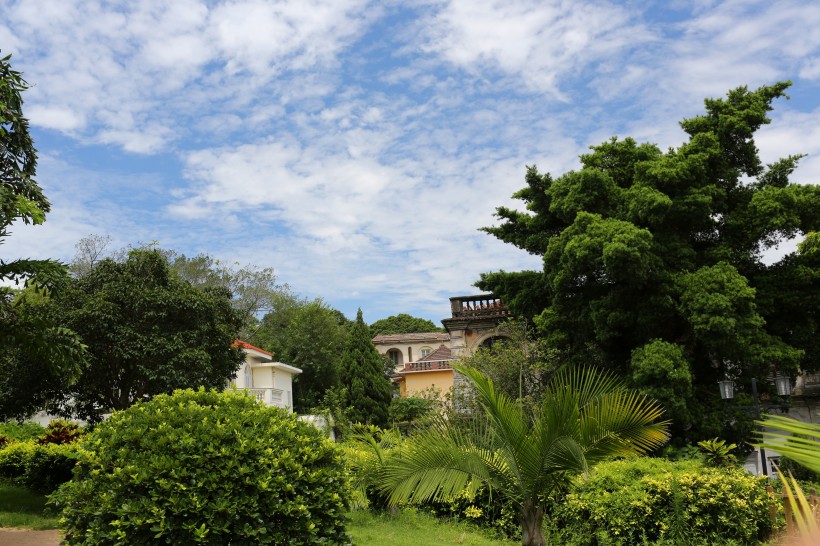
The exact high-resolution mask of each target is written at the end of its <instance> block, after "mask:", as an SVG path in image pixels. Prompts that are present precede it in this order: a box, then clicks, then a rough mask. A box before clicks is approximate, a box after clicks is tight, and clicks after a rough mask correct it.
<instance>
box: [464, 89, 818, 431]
mask: <svg viewBox="0 0 820 546" xmlns="http://www.w3.org/2000/svg"><path fill="white" fill-rule="evenodd" d="M788 86H789V83H778V84H776V85H772V86H764V87H761V88H759V89H757V90H754V91H750V90H748V89H747V88H745V87H741V88H738V89H735V90H733V91H730V92H729V93H728V95H727V97H726V98H723V99H708V100H706V101H705V105H706V113H705V114H704V115H700V116H696V117H694V118H691V119H685V120H684V121H683V122H681V127H682V128H683V130H684V131H685V132H686V133H687V134H688V135H689V139H688V141H687V142H685V143H684V144H682V145H681V146H680V147H678V148H672V149H669V150H667V151H662V150H661V149H659V148H658V147H657V146H655V145H653V144H646V143H644V144H639V143H637V142H636V141H635V140H633V139H631V138H626V139H623V140H620V139H617V138H613V139H611V140H609V141H607V142H604V143H602V144H600V145H598V146H592V147H591V152H590V153H588V154H585V155H582V156H581V158H580V160H581V168H580V169H579V170H577V171H571V172H568V173H565V174H563V175H561V176H558V177H556V178H553V177H552V176H551V175H549V174H542V173H539V172H538V170H537V169H536V167H530V168H528V170H527V175H526V187H525V188H524V189H522V190H520V191H519V192H517V193H516V194H514V197H515V198H517V199H520V200H521V201H523V202H524V204H525V206H526V211H519V210H514V209H510V208H506V207H500V208H498V209H497V213H496V214H497V217H498V218H500V219H501V223H500V225H498V226H495V227H488V228H484V231H486V232H487V233H490V234H492V235H494V236H496V237H498V238H499V239H501V240H502V241H505V242H508V243H510V244H513V245H515V246H517V247H519V248H521V249H523V250H526V251H527V252H530V253H532V254H536V255H539V256H542V257H543V269H542V270H540V271H522V272H505V271H499V272H495V273H487V274H483V275H482V276H481V279H480V280H479V282H478V283H476V284H477V286H478V287H480V288H481V289H483V290H487V291H492V292H494V293H495V294H497V295H499V296H500V297H501V298H503V299H504V301H505V303H506V304H507V305H509V306H510V307H511V308H512V309H513V311H515V312H516V313H518V314H520V315H523V316H525V317H531V318H533V319H534V322H535V324H536V325H537V327H538V329H539V332H540V335H541V336H542V337H543V339H544V340H545V342H546V344H547V346H548V347H550V348H552V349H555V350H557V351H559V352H560V354H561V355H562V356H563V357H564V358H566V359H568V360H570V361H572V362H576V363H580V362H584V363H589V362H594V363H599V364H600V365H603V366H606V367H609V368H611V369H614V370H617V371H619V372H621V373H626V374H627V375H629V376H630V377H632V378H633V381H634V383H635V384H636V385H637V386H640V387H642V388H648V387H649V386H650V385H656V387H657V386H658V385H659V384H665V385H667V386H668V387H669V389H668V390H667V391H666V392H660V391H658V390H655V391H652V394H653V395H656V396H658V397H659V398H660V399H663V400H664V403H665V404H666V405H667V407H668V408H669V410H670V411H669V413H670V416H671V417H672V419H673V420H674V422H675V425H676V432H677V433H681V434H682V433H683V432H684V431H689V432H688V434H691V435H693V436H697V435H698V431H697V430H695V429H696V428H697V426H699V424H700V423H703V422H707V421H708V419H705V417H704V413H703V412H704V411H707V413H708V411H710V410H709V408H708V406H709V404H711V403H712V401H714V399H715V398H716V397H717V390H716V387H715V384H716V381H717V380H718V379H722V378H724V377H727V376H728V377H730V378H733V379H736V380H737V381H738V386H739V388H741V389H742V387H743V385H744V381H748V379H749V378H750V377H755V376H757V377H761V378H762V377H766V376H768V375H769V373H770V371H772V368H775V369H776V370H777V371H779V372H782V373H792V372H794V371H795V370H796V369H797V368H798V367H802V368H803V369H812V368H817V367H818V366H820V361H818V359H817V357H818V351H819V349H818V347H820V335H819V334H820V332H818V325H820V321H818V309H819V308H820V306H818V302H819V301H820V299H818V298H820V274H819V273H820V267H819V266H820V262H818V260H819V259H820V254H818V251H817V249H818V247H819V246H820V245H818V235H817V233H815V232H816V231H817V230H818V229H820V187H818V186H813V185H799V184H795V183H792V182H791V181H790V175H791V174H792V173H793V171H794V170H795V169H796V167H797V165H798V162H799V160H800V157H801V156H799V155H793V156H789V157H786V158H783V159H780V160H778V161H776V162H774V163H772V164H770V165H763V164H762V162H761V160H760V158H759V155H758V150H757V148H756V146H755V141H754V134H755V132H756V131H757V130H758V129H759V128H760V127H761V126H762V125H764V124H767V123H769V122H770V120H769V118H768V117H767V113H768V112H769V111H771V110H772V101H773V100H774V99H776V98H778V97H783V96H784V95H785V90H786V89H787V88H788ZM801 236H803V237H805V242H804V243H803V244H802V245H801V246H800V249H799V250H798V251H797V252H795V253H793V254H790V255H788V256H786V257H785V258H783V259H782V260H780V261H779V262H777V263H774V264H767V263H766V261H765V259H764V258H765V255H766V251H767V250H769V249H772V248H774V247H776V246H777V245H778V244H779V243H781V242H783V241H785V240H787V239H790V238H795V237H801ZM695 414H698V417H697V418H695V417H694V415H695ZM690 427H695V429H693V430H690ZM694 439H702V438H694Z"/></svg>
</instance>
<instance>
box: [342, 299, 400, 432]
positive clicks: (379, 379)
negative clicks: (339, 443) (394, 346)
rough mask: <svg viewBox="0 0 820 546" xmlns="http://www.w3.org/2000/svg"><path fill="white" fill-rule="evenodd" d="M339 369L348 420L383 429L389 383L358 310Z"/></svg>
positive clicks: (360, 311)
mask: <svg viewBox="0 0 820 546" xmlns="http://www.w3.org/2000/svg"><path fill="white" fill-rule="evenodd" d="M341 368H342V378H341V379H342V386H344V387H346V388H347V405H348V406H349V408H350V409H349V413H348V415H349V417H350V420H351V421H354V422H359V423H367V424H373V425H378V426H381V427H384V426H386V425H387V409H388V407H389V406H390V383H389V380H388V379H387V377H385V375H384V372H383V371H382V359H381V357H380V356H379V353H378V352H377V351H376V347H375V346H374V345H373V341H372V340H371V338H370V330H369V329H368V327H367V325H366V324H365V323H364V320H363V319H362V310H361V309H359V311H358V313H357V314H356V322H355V323H353V325H352V327H351V329H350V333H349V334H348V336H347V342H346V343H345V348H344V352H343V353H342V366H341Z"/></svg>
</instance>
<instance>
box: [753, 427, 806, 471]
mask: <svg viewBox="0 0 820 546" xmlns="http://www.w3.org/2000/svg"><path fill="white" fill-rule="evenodd" d="M758 424H760V425H762V426H763V427H765V428H764V430H763V432H761V433H760V435H761V436H762V437H763V440H764V441H763V442H762V444H761V445H762V446H763V447H766V448H770V449H774V450H775V451H777V452H779V453H781V454H783V455H785V456H786V457H789V458H790V459H793V460H795V461H797V462H798V463H800V464H801V465H803V466H805V467H806V468H809V469H811V470H813V471H814V472H818V473H820V425H817V424H814V423H803V422H800V421H796V420H794V419H791V418H789V417H785V416H782V415H767V416H766V418H765V419H763V420H762V421H759V422H758ZM767 429H768V430H767ZM772 429H776V430H772Z"/></svg>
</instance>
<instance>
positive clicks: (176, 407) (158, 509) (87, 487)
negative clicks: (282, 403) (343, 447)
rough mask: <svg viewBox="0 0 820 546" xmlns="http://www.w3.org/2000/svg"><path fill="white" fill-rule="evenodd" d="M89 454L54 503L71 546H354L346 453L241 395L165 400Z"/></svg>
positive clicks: (111, 423) (104, 431) (127, 416)
mask: <svg viewBox="0 0 820 546" xmlns="http://www.w3.org/2000/svg"><path fill="white" fill-rule="evenodd" d="M83 446H84V449H85V453H86V454H87V456H85V457H84V458H83V459H82V460H81V461H80V463H79V464H78V465H77V468H76V470H75V474H74V479H73V480H72V481H70V482H68V483H67V484H65V485H63V486H62V487H61V488H60V489H59V490H58V491H57V492H56V493H55V494H54V495H53V496H52V500H53V501H54V503H55V504H56V505H57V507H58V508H60V509H61V510H62V518H61V520H60V523H61V528H62V529H63V531H64V532H65V542H66V544H69V545H77V544H83V545H102V544H124V543H127V544H129V545H141V544H213V545H221V544H293V545H300V544H347V543H349V538H348V536H347V534H346V532H345V511H346V509H347V498H348V490H347V483H346V479H345V476H344V468H343V459H342V455H341V452H340V451H339V450H338V449H337V448H336V447H335V446H334V445H333V444H332V443H331V442H330V441H329V440H327V439H326V438H324V437H323V435H322V434H321V432H319V431H318V430H316V429H315V428H314V427H312V426H311V425H309V424H305V423H302V422H300V421H298V420H297V418H296V416H294V415H291V414H289V413H287V412H285V411H284V410H280V409H278V408H266V407H264V406H262V405H261V404H259V403H258V402H256V401H255V400H254V399H252V398H250V397H248V396H244V395H243V394H241V393H234V392H225V393H218V392H215V391H204V390H199V391H192V390H184V391H176V392H175V393H174V394H173V395H161V396H157V397H155V398H154V400H152V401H151V402H147V403H144V404H136V405H135V406H132V407H131V408H129V409H127V410H125V411H122V412H116V413H114V415H112V416H111V418H110V419H108V420H107V421H104V422H103V423H101V424H100V425H99V426H97V427H96V429H95V430H94V431H93V432H92V433H91V434H90V435H89V436H88V437H87V438H86V439H85V440H84V442H83Z"/></svg>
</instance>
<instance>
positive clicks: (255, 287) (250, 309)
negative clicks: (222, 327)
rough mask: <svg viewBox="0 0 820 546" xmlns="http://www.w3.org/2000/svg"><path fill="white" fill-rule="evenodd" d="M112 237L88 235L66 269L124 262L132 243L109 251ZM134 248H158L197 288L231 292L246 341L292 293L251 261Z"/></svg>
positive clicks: (80, 272)
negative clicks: (104, 261)
mask: <svg viewBox="0 0 820 546" xmlns="http://www.w3.org/2000/svg"><path fill="white" fill-rule="evenodd" d="M110 244H111V237H110V236H108V235H105V236H103V235H93V234H92V235H88V236H87V237H83V238H82V239H80V241H79V242H78V243H77V244H76V245H75V248H76V249H77V252H76V254H75V255H74V259H73V260H72V261H71V264H70V266H69V270H70V272H71V274H72V275H73V276H74V277H76V278H80V277H83V276H84V275H86V274H88V273H90V272H92V271H93V270H94V268H96V267H97V265H99V264H100V263H101V262H102V260H104V259H105V258H110V259H113V260H115V261H118V262H123V261H125V260H126V259H127V258H128V253H129V252H130V251H131V250H134V247H131V246H127V247H125V248H121V249H119V250H114V251H110V250H109V248H108V247H109V245H110ZM136 248H140V249H144V250H148V249H157V250H159V251H160V252H161V253H162V254H163V255H164V256H165V257H166V258H167V259H168V261H169V263H170V264H171V268H172V269H173V270H174V271H175V272H176V273H177V274H178V275H179V276H180V277H181V278H182V279H185V280H186V281H188V282H190V283H191V284H192V285H193V286H194V287H196V288H201V289H205V288H214V287H221V288H224V289H226V290H228V291H229V292H230V293H231V304H232V305H233V307H234V308H235V309H236V310H237V311H238V312H239V313H240V315H241V316H242V321H243V323H242V331H241V332H240V335H241V337H242V339H244V340H245V341H254V339H253V338H254V336H255V334H256V331H257V327H258V326H259V319H260V318H261V315H262V314H264V313H267V312H270V311H272V310H273V309H274V308H275V307H276V305H277V302H279V301H280V300H281V299H282V298H289V297H291V294H290V288H289V287H288V285H287V284H279V283H278V282H277V277H276V273H275V272H274V270H273V268H271V267H265V268H260V267H257V266H254V265H244V266H240V264H239V263H237V262H234V263H226V262H223V261H222V260H218V259H216V258H214V257H212V256H209V255H208V254H204V253H202V254H197V255H196V256H194V257H188V256H186V255H185V254H180V253H178V252H176V251H174V250H165V249H158V248H157V246H156V243H150V244H142V245H139V246H138V247H136Z"/></svg>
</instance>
